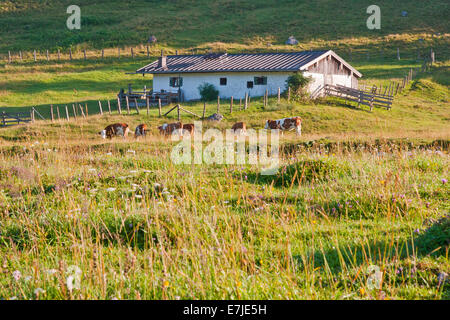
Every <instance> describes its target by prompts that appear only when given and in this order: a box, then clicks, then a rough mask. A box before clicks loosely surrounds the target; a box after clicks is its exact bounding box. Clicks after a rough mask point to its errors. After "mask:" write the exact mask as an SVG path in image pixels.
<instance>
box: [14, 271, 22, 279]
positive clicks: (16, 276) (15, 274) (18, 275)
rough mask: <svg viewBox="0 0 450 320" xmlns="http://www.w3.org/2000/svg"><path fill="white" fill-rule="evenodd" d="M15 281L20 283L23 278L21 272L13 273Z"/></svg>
mask: <svg viewBox="0 0 450 320" xmlns="http://www.w3.org/2000/svg"><path fill="white" fill-rule="evenodd" d="M12 275H13V278H14V280H16V281H19V280H20V278H22V273H20V271H19V270H16V271H14V272H13V273H12Z"/></svg>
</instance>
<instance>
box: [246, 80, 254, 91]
mask: <svg viewBox="0 0 450 320" xmlns="http://www.w3.org/2000/svg"><path fill="white" fill-rule="evenodd" d="M247 88H248V89H251V88H253V81H247Z"/></svg>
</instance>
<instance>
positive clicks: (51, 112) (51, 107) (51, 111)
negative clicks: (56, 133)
mask: <svg viewBox="0 0 450 320" xmlns="http://www.w3.org/2000/svg"><path fill="white" fill-rule="evenodd" d="M50 114H51V116H52V122H53V121H55V117H54V116H53V105H52V104H51V105H50Z"/></svg>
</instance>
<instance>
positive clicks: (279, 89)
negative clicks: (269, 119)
mask: <svg viewBox="0 0 450 320" xmlns="http://www.w3.org/2000/svg"><path fill="white" fill-rule="evenodd" d="M277 98H278V103H280V101H281V88H280V87H278V97H277Z"/></svg>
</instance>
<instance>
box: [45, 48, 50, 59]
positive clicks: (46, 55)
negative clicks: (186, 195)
mask: <svg viewBox="0 0 450 320" xmlns="http://www.w3.org/2000/svg"><path fill="white" fill-rule="evenodd" d="M46 56H47V61H50V57H49V56H48V50H47V51H46Z"/></svg>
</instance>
